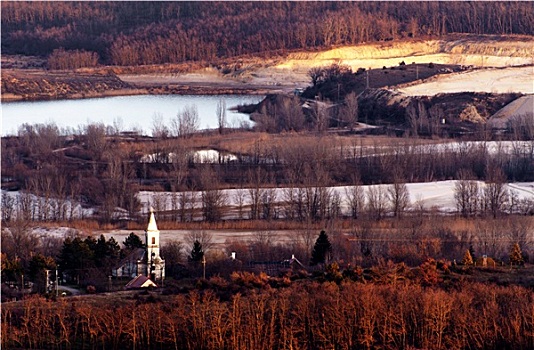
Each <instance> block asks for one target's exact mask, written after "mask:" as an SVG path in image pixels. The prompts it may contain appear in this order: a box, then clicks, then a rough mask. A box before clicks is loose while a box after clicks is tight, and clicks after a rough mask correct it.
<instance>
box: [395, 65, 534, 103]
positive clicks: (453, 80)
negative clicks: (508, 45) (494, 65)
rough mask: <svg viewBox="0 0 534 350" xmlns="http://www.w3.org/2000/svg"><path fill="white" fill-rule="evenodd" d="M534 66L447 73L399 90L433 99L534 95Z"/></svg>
mask: <svg viewBox="0 0 534 350" xmlns="http://www.w3.org/2000/svg"><path fill="white" fill-rule="evenodd" d="M533 81H534V67H532V66H529V67H513V68H506V69H480V70H475V71H466V72H459V73H455V74H447V75H442V76H439V77H435V78H433V79H431V81H429V82H425V83H422V84H417V85H412V86H408V87H405V88H402V89H399V90H398V91H400V92H402V93H404V94H405V95H409V96H432V95H437V94H441V93H455V92H466V91H469V92H471V91H473V92H488V93H509V92H520V93H525V94H532V93H534V85H533Z"/></svg>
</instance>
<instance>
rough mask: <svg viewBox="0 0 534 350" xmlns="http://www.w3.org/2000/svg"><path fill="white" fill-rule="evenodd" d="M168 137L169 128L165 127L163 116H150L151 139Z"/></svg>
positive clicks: (158, 114) (159, 114)
mask: <svg viewBox="0 0 534 350" xmlns="http://www.w3.org/2000/svg"><path fill="white" fill-rule="evenodd" d="M169 136H170V131H169V128H168V127H167V126H166V125H165V122H164V119H163V115H162V114H161V113H154V115H153V116H152V137H156V138H162V139H164V138H167V137H169Z"/></svg>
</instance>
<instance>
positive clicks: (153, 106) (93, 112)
mask: <svg viewBox="0 0 534 350" xmlns="http://www.w3.org/2000/svg"><path fill="white" fill-rule="evenodd" d="M221 99H223V100H224V101H225V103H226V108H227V109H229V108H231V107H235V106H237V105H242V104H250V103H257V102H259V101H261V100H262V99H263V96H258V95H219V96H213V95H209V96H208V95H134V96H114V97H103V98H90V99H80V100H53V101H35V102H26V101H24V102H7V103H2V136H6V135H16V134H17V130H18V128H19V126H21V125H22V124H24V123H28V124H42V123H50V122H53V123H55V124H56V125H57V126H58V127H59V128H67V127H68V128H73V129H77V128H78V127H79V126H84V125H87V124H89V123H104V124H105V125H117V126H119V127H120V129H121V131H128V130H134V129H135V130H140V131H141V133H142V134H145V135H151V134H152V126H153V125H154V120H155V119H159V120H161V121H163V123H164V124H165V125H167V127H169V128H170V127H171V119H174V118H175V117H176V115H177V114H178V112H180V111H181V110H183V109H184V107H186V106H192V105H194V106H196V107H197V109H198V115H199V121H200V123H199V124H200V125H199V126H200V128H201V129H211V128H216V127H218V124H217V113H216V109H217V103H218V102H219V101H220V100H221ZM226 119H227V123H228V126H235V125H239V123H240V122H241V121H248V120H249V116H248V115H247V114H242V113H237V112H234V111H230V110H227V112H226Z"/></svg>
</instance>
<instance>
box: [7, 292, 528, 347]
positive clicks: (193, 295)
mask: <svg viewBox="0 0 534 350" xmlns="http://www.w3.org/2000/svg"><path fill="white" fill-rule="evenodd" d="M143 294H144V295H143ZM146 294H147V293H146V292H139V294H137V295H136V296H135V297H134V298H133V299H132V298H128V299H126V298H124V299H123V301H122V302H120V303H114V305H113V306H112V307H106V305H96V304H94V301H92V302H91V303H89V302H88V301H84V300H86V299H70V300H67V299H63V300H61V301H58V302H52V301H46V300H44V299H41V298H32V299H28V300H26V301H24V302H22V303H17V304H4V305H3V307H2V344H1V345H2V348H5V349H8V348H28V349H31V348H34V349H35V348H39V349H56V348H58V349H59V348H62V349H70V348H77V349H89V348H91V349H92V348H106V349H121V348H145V349H156V348H157V349H326V348H328V349H364V348H366V349H370V348H382V349H410V348H424V349H532V348H533V346H534V336H533V332H532V331H533V326H534V325H533V323H534V311H533V310H534V297H533V296H534V295H533V293H532V291H529V290H527V289H524V288H521V287H515V286H511V287H500V286H494V285H485V284H477V283H475V284H469V285H463V286H458V287H457V288H455V289H451V290H443V289H439V288H424V287H421V286H419V285H411V284H404V283H403V284H397V285H377V284H361V283H355V282H343V283H341V284H340V285H337V284H334V283H323V284H319V283H316V282H303V283H293V284H292V285H291V286H290V287H287V288H282V289H271V288H269V287H264V288H263V289H254V288H252V289H251V290H250V292H248V293H246V294H245V295H242V294H239V293H238V294H235V295H233V296H232V297H231V298H230V299H228V300H225V301H222V300H221V299H219V297H218V296H217V295H216V294H215V293H214V292H212V291H211V290H208V291H196V290H195V291H192V292H190V293H189V294H187V295H175V296H168V297H167V296H161V297H158V296H155V295H154V294H149V295H148V297H147V296H146ZM101 303H106V301H102V302H101Z"/></svg>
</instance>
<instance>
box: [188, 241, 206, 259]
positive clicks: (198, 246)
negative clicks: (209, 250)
mask: <svg viewBox="0 0 534 350" xmlns="http://www.w3.org/2000/svg"><path fill="white" fill-rule="evenodd" d="M203 257H204V250H202V243H200V242H199V241H198V240H195V242H194V243H193V249H191V255H190V256H189V261H191V262H201V261H202V258H203Z"/></svg>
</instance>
